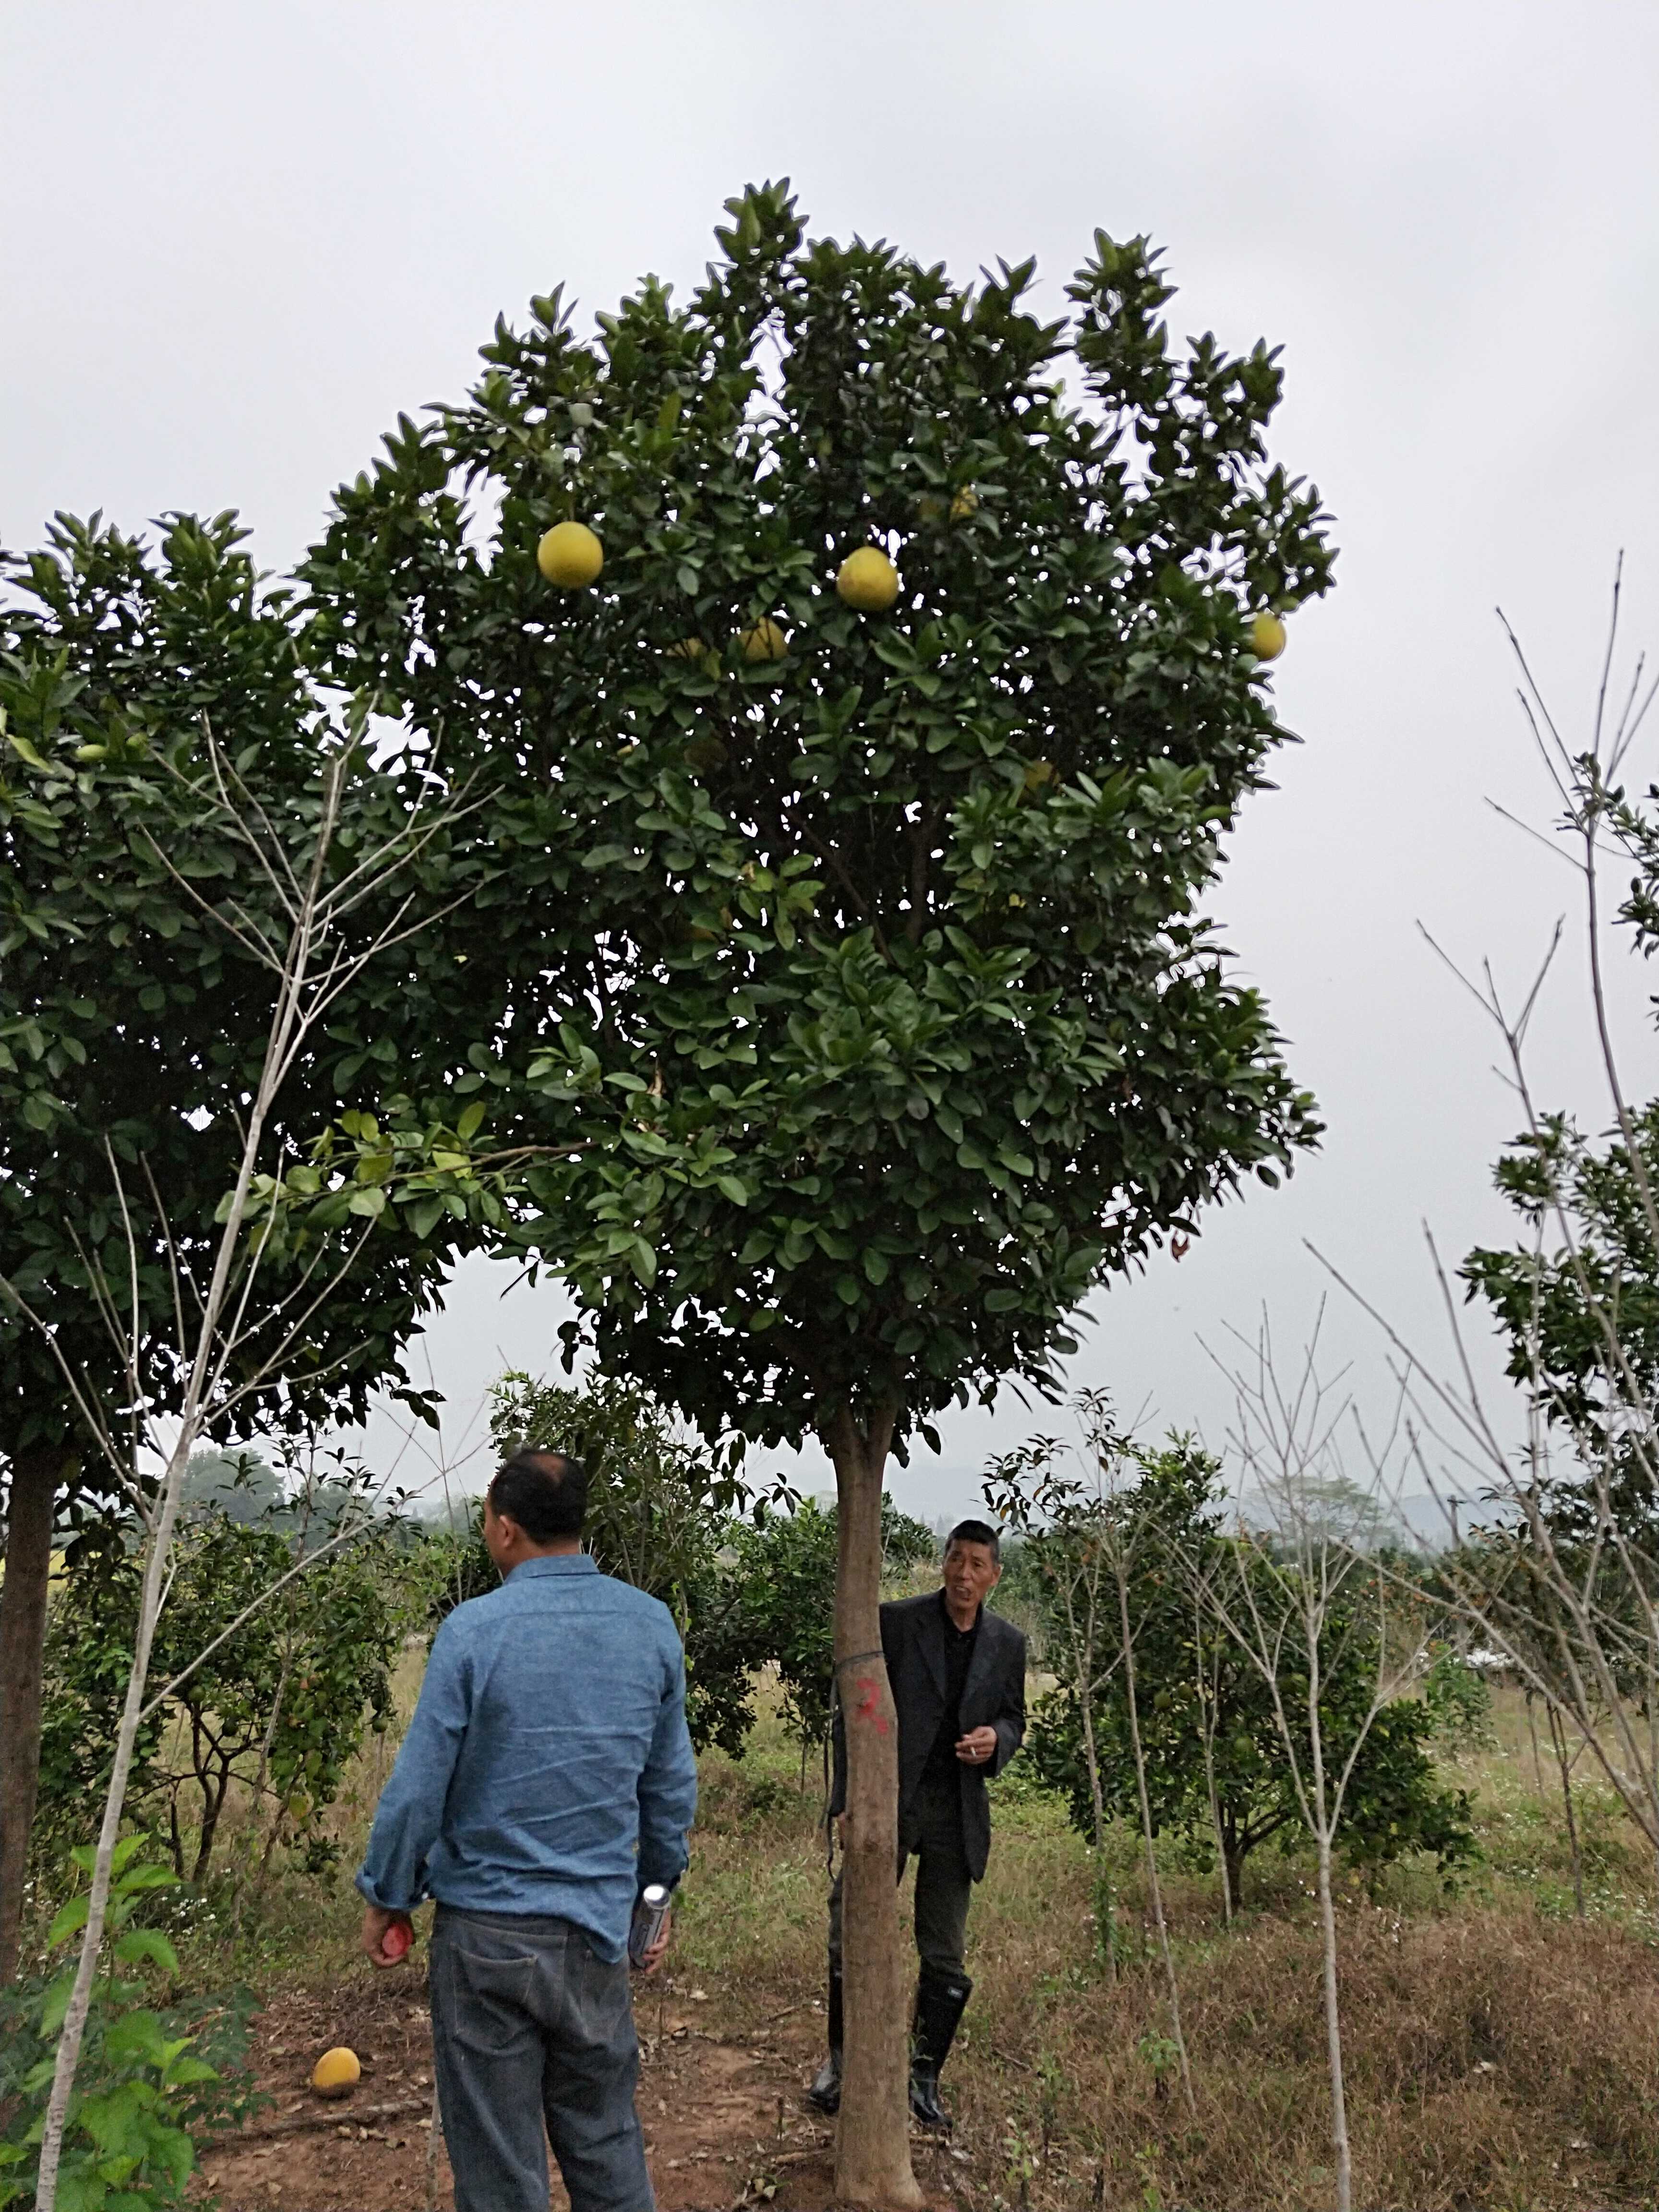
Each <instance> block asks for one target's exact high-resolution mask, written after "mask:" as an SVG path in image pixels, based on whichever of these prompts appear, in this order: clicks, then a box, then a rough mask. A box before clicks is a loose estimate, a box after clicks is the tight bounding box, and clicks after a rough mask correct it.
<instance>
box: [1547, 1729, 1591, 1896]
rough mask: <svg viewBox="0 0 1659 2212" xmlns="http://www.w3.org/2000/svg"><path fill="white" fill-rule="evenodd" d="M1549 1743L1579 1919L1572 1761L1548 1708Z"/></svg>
mask: <svg viewBox="0 0 1659 2212" xmlns="http://www.w3.org/2000/svg"><path fill="white" fill-rule="evenodd" d="M1549 1727H1550V1744H1551V1747H1552V1748H1553V1751H1554V1753H1555V1760H1556V1765H1558V1766H1559V1768H1560V1770H1561V1802H1562V1803H1563V1805H1565V1808H1566V1812H1567V1849H1568V1850H1570V1851H1571V1854H1572V1896H1573V1904H1574V1906H1575V1908H1576V1910H1577V1915H1578V1917H1579V1919H1581V1920H1582V1919H1583V1917H1584V1863H1583V1859H1582V1857H1580V1856H1579V1850H1578V1823H1577V1820H1574V1818H1573V1814H1572V1762H1571V1760H1570V1759H1568V1757H1567V1731H1566V1729H1565V1727H1564V1726H1563V1725H1562V1721H1561V1717H1560V1715H1559V1713H1558V1712H1557V1711H1556V1710H1555V1707H1554V1706H1553V1705H1552V1706H1551V1707H1550V1708H1549Z"/></svg>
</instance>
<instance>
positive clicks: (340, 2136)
mask: <svg viewBox="0 0 1659 2212" xmlns="http://www.w3.org/2000/svg"><path fill="white" fill-rule="evenodd" d="M639 2025H640V2035H641V2046H642V2057H643V2063H642V2066H641V2080H640V2100H639V2102H640V2116H641V2119H642V2120H643V2121H644V2123H645V2138H646V2148H647V2151H648V2152H649V2154H650V2159H651V2172H652V2177H653V2181H654V2183H655V2185H656V2191H657V2201H658V2203H659V2207H660V2208H661V2212H729V2208H732V2207H736V2206H745V2207H750V2206H763V2205H769V2206H771V2207H772V2208H773V2212H827V2208H828V2207H829V2203H830V2201H831V2191H830V2182H831V2174H832V2169H833V2157H832V2142H831V2137H830V2133H829V2129H828V2127H827V2126H825V2125H824V2124H823V2123H822V2122H820V2120H819V2119H818V2117H817V2114H816V2113H814V2112H812V2111H811V2107H810V2106H808V2105H806V2103H805V2100H804V2099H803V2098H802V2095H801V2088H802V2085H803V2084H804V2083H805V2081H806V2080H807V2079H808V2078H809V2076H810V2075H811V2070H812V2068H813V2066H814V2065H815V2064H816V2063H817V2057H818V2053H819V2049H820V2045H821V2043H822V2039H823V2014H822V2012H821V2011H820V2010H819V2009H818V2008H817V2006H816V2005H814V2004H811V2003H810V2002H803V2003H801V2004H799V2005H796V2006H792V2007H791V2008H789V2009H788V2010H787V2012H784V2013H781V2014H778V2015H774V2016H773V2017H771V2018H770V2019H765V2018H763V2019H762V2020H761V2021H758V2022H756V2023H753V2024H751V2025H750V2027H749V2028H748V2030H747V2032H745V2033H741V2034H738V2033H733V2032H732V2024H731V2023H727V2022H723V2021H719V2020H718V2019H717V2018H715V2017H714V2007H713V2006H712V2005H711V2004H710V2003H709V2002H708V2000H706V1999H702V1998H701V1997H700V1996H694V1994H693V1993H690V1992H685V1991H675V1992H668V1991H665V1992H664V1993H663V1995H662V1996H660V1997H659V1998H656V1999H653V1998H651V1997H649V1996H647V1998H646V1999H645V2000H644V2002H642V2003H641V2008H640V2021H639ZM254 2033H255V2048H254V2053H253V2057H254V2064H255V2070H256V2072H257V2075H258V2081H259V2086H260V2087H261V2088H262V2089H264V2090H265V2091H266V2092H267V2093H269V2094H270V2096H271V2098H272V2099H273V2100H274V2101H273V2102H272V2104H271V2105H270V2106H269V2107H268V2108H267V2109H266V2110H265V2111H264V2112H262V2113H261V2114H260V2116H259V2118H258V2119H257V2120H256V2121H255V2122H253V2123H252V2127H251V2129H250V2130H249V2132H248V2134H247V2136H246V2137H245V2138H243V2139H241V2140H239V2141H237V2142H228V2143H225V2144H223V2145H222V2146H221V2147H220V2148H216V2149H210V2150H206V2151H204V2154H203V2156H202V2176H203V2179H204V2183H205V2184H206V2185H207V2187H208V2188H210V2190H211V2191H213V2192H214V2194H216V2196H217V2197H218V2198H219V2201H220V2203H221V2205H222V2212H425V2208H426V2206H427V2204H428V2201H430V2202H431V2203H432V2204H433V2205H434V2206H435V2212H451V2208H452V2207H453V2203H454V2197H453V2190H452V2187H451V2183H450V2173H449V2164H448V2160H447V2159H446V2157H445V2156H444V2153H443V2148H442V2144H441V2142H439V2144H438V2145H437V2148H436V2161H435V2174H434V2177H433V2195H432V2197H431V2198H430V2200H428V2115H429V2113H430V2110H431V2098H432V2041H431V2030H430V2025H429V2022H428V2015H427V2009H426V2004H425V1992H424V1990H423V1988H422V1984H421V1983H420V1982H419V1981H418V1980H417V1979H416V1978H415V1977H413V1976H408V1977H405V1976H404V1975H403V1974H398V1975H397V1976H396V1977H395V1978H392V1979H391V1980H389V1981H380V1980H378V1979H377V1980H376V1981H374V1982H369V1981H367V1980H362V1981H360V1980H356V1979H353V1980H352V1981H349V1982H348V1983H345V1984H343V1985H342V1986H341V1987H340V1988H339V1989H338V1990H336V1991H332V1992H324V1993H319V1992H317V1991H313V1990H305V1991H295V1992H291V1993H289V1994H287V1995H283V1996H277V1997H275V1998H273V1999H272V2001H271V2002H270V2005H269V2006H268V2007H267V2008H266V2009H265V2010H264V2012H263V2013H262V2014H261V2015H259V2017H258V2020H257V2021H256V2022H255V2024H254ZM336 2044H346V2045H349V2046H350V2048H351V2049H352V2050H354V2051H356V2053H357V2056H358V2057H359V2059H360V2060H361V2061H362V2069H363V2075H362V2081H361V2082H360V2083H359V2084H358V2086H357V2087H356V2089H355V2090H354V2091H353V2092H352V2093H351V2095H350V2096H349V2098H346V2099H344V2100H342V2101H341V2102H340V2103H339V2104H337V2105H331V2106H324V2105H322V2104H321V2103H320V2102H319V2100H318V2099H317V2098H316V2097H315V2096H313V2093H311V2091H310V2089H309V2088H308V2087H307V2076H308V2075H309V2073H310V2070H311V2068H312V2066H313V2064H314V2063H315V2062H316V2060H317V2058H318V2057H319V2055H320V2054H321V2053H322V2052H323V2051H326V2050H328V2049H330V2048H331V2046H332V2045H336ZM324 2112H326V2113H327V2114H328V2118H327V2122H326V2124H325V2125H323V2126H321V2127H314V2128H313V2127H307V2128H306V2129H304V2130H300V2131H294V2130H291V2128H290V2126H289V2124H291V2123H292V2122H293V2121H295V2120H297V2119H301V2118H304V2119H312V2118H320V2117H321V2115H322V2114H323V2113H324ZM264 2129H269V2130H276V2129H283V2130H284V2131H283V2132H282V2133H273V2134H270V2135H265V2136H262V2135H261V2134H260V2133H259V2132H258V2131H259V2130H264ZM916 2172H917V2179H919V2180H921V2183H922V2185H923V2186H924V2188H926V2189H927V2191H928V2192H929V2201H930V2203H931V2204H932V2205H933V2206H934V2207H935V2208H936V2212H950V2206H951V2197H950V2180H951V2163H950V2153H949V2151H948V2150H947V2149H946V2148H945V2147H944V2146H943V2145H939V2146H933V2145H924V2144H923V2143H921V2142H918V2143H917V2145H916ZM552 2202H553V2212H567V2199H566V2197H565V2194H564V2191H563V2190H562V2188H560V2186H559V2185H558V2181H557V2178H556V2177H555V2180H554V2185H553V2198H552Z"/></svg>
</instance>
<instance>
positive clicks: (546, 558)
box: [536, 522, 605, 592]
mask: <svg viewBox="0 0 1659 2212" xmlns="http://www.w3.org/2000/svg"><path fill="white" fill-rule="evenodd" d="M536 566H537V567H538V568H539V569H540V570H541V572H542V574H543V575H544V576H545V577H546V579H547V580H548V582H549V583H550V584H556V585H557V586H559V589H560V590H561V591H563V592H579V591H580V590H581V589H582V587H583V586H585V585H587V584H591V583H592V581H593V579H594V578H595V577H596V576H597V575H598V574H599V571H600V569H601V568H604V566H605V548H604V546H603V545H601V544H600V543H599V539H598V538H596V537H595V536H594V535H593V533H592V531H591V530H590V529H589V528H588V526H587V525H586V523H585V522H556V523H555V524H554V526H553V527H552V528H551V530H550V531H548V532H545V534H544V537H543V538H542V542H541V544H539V545H538V547H537V548H536Z"/></svg>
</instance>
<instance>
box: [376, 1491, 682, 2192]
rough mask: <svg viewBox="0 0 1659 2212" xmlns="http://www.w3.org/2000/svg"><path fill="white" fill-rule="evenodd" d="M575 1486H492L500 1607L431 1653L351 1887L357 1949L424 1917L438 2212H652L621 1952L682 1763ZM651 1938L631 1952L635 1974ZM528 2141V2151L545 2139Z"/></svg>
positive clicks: (667, 1831) (643, 1636)
mask: <svg viewBox="0 0 1659 2212" xmlns="http://www.w3.org/2000/svg"><path fill="white" fill-rule="evenodd" d="M586 1503H587V1478H586V1474H585V1473H584V1471H583V1469H582V1468H581V1466H580V1463H579V1462H577V1461H575V1460H572V1459H568V1458H566V1457H565V1456H564V1455H562V1454H561V1453H558V1452H551V1451H537V1450H526V1451H522V1452H520V1453H519V1454H518V1455H516V1456H515V1457H513V1459H510V1460H509V1461H508V1462H507V1464H506V1466H505V1467H503V1468H501V1470H500V1472H499V1473H498V1474H496V1476H495V1479H494V1480H493V1481H492V1482H491V1483H490V1486H489V1492H488V1494H487V1496H486V1498H485V1502H484V1542H485V1543H486V1544H487V1545H488V1547H489V1554H490V1557H491V1558H492V1559H494V1560H495V1565H496V1566H497V1567H498V1568H499V1569H500V1570H501V1576H502V1583H501V1588H500V1589H497V1590H492V1591H491V1592H490V1593H489V1595H488V1596H487V1597H478V1598H473V1599H472V1600H471V1601H470V1602H469V1603H467V1604H465V1605H460V1606H457V1607H456V1608H455V1610H454V1612H453V1613H451V1614H450V1616H449V1618H448V1619H447V1620H446V1621H445V1622H444V1624H443V1626H442V1627H441V1629H440V1630H439V1631H438V1633H437V1635H436V1636H435V1638H433V1643H432V1654H431V1656H430V1658H429V1659H428V1662H427V1669H426V1679H425V1680H424V1682H423V1683H422V1687H421V1697H420V1702H419V1704H418V1705H416V1709H415V1717H414V1718H413V1720H412V1721H411V1722H410V1726H409V1733H408V1735H406V1736H405V1737H404V1742H403V1747H402V1749H401V1750H400V1751H399V1753H398V1763H397V1765H395V1766H394V1767H393V1769H392V1775H391V1778H390V1779H389V1780H388V1782H387V1784H386V1789H385V1790H384V1791H383V1792H382V1793H381V1796H380V1805H379V1807H378V1808H377V1809H376V1811H375V1814H374V1831H373V1832H372V1833H371V1835H370V1837H369V1840H368V1857H366V1858H365V1860H364V1862H363V1864H362V1869H361V1870H360V1871H359V1873H358V1875H357V1887H358V1888H359V1889H360V1890H362V1893H363V1895H364V1897H365V1898H366V1899H368V1909H367V1911H365V1913H364V1915H363V1937H362V1941H363V1948H364V1950H365V1951H366V1952H367V1953H368V1956H369V1957H370V1958H371V1959H372V1960H374V1964H375V1965H376V1966H392V1965H394V1964H395V1963H396V1962H397V1960H398V1959H399V1958H401V1957H402V1956H403V1954H404V1952H405V1951H406V1950H407V1948H408V1937H409V1913H410V1908H411V1907H412V1906H414V1905H417V1904H418V1903H419V1902H420V1901H421V1900H422V1899H423V1898H426V1897H435V1898H436V1899H437V1900H438V1911H437V1917H436V1918H435V1921H434V1923H433V1929H432V1960H431V1970H430V1983H431V1994H432V2040H433V2049H434V2053H435V2059H436V2072H437V2079H438V2100H439V2108H440V2111H441V2115H442V2119H443V2128H444V2137H445V2141H446V2142H447V2145H448V2148H449V2161H450V2165H451V2166H452V2167H453V2170H454V2175H455V2205H456V2212H520V2208H522V2212H546V2208H547V2202H548V2180H547V2148H546V2146H547V2141H548V2140H549V2139H550V2140H551V2142H552V2145H553V2150H554V2154H555V2156H556V2158H557V2160H558V2161H559V2171H560V2172H561V2173H562V2175H563V2176H564V2183H565V2187H566V2189H567V2190H568V2192H569V2196H570V2203H571V2208H572V2212H652V2207H653V2203H654V2200H653V2196H652V2193H651V2183H650V2179H649V2177H648V2176H647V2172H646V2165H645V2145H644V2142H643V2139H642V2137H641V2132H640V2123H639V2118H638V2115H637V2114H636V2112H635V2109H634V2087H635V2077H636V2075H637V2074H638V2070H639V2045H638V2042H637V2039H636V2038H635V2033H634V2018H633V2007H632V2002H631V1998H630V1995H629V1970H628V1955H627V1954H628V1931H629V1923H630V1921H631V1919H632V1917H633V1911H634V1905H635V1899H636V1898H637V1896H638V1894H639V1893H640V1891H641V1889H643V1888H644V1887H645V1886H646V1885H647V1883H649V1882H661V1883H664V1884H665V1885H667V1886H669V1887H671V1886H672V1885H673V1884H674V1883H675V1882H676V1881H678V1879H679V1877H680V1875H682V1874H683V1873H684V1870H685V1863H686V1842H685V1838H686V1831H687V1830H688V1829H689V1828H690V1825H691V1816H692V1814H693V1812H694V1811H695V1809H696V1797H697V1774H696V1761H695V1759H694V1758H693V1755H692V1750H691V1740H690V1736H689V1735H687V1733H686V1727H685V1661H684V1654H683V1652H682V1650H681V1649H680V1640H679V1638H678V1635H677V1634H676V1633H675V1629H674V1623H673V1620H672V1619H671V1616H670V1614H669V1613H668V1609H667V1607H665V1606H663V1605H661V1604H659V1602H658V1601H657V1600H656V1599H655V1598H653V1597H647V1596H646V1595H645V1594H644V1592H643V1591H641V1590H636V1589H632V1588H631V1587H630V1586H629V1584H628V1583H619V1582H613V1581H612V1580H611V1577H609V1576H608V1575H602V1574H600V1572H599V1570H598V1568H597V1567H596V1566H595V1565H594V1564H593V1561H592V1559H589V1558H587V1557H586V1556H585V1555H584V1554H583V1553H582V1550H581V1529H582V1522H583V1518H584V1514H585V1510H586ZM667 1945H668V1928H667V1926H666V1925H665V1927H664V1929H663V1932H662V1934H661V1936H660V1937H659V1940H658V1942H657V1943H656V1944H655V1946H654V1947H653V1949H652V1950H651V1951H649V1952H647V1954H646V1959H645V1966H646V1969H647V1972H650V1971H653V1970H654V1968H655V1966H656V1965H657V1963H658V1961H659V1959H660V1958H661V1956H662V1954H663V1953H664V1951H665V1949H666V1948H667ZM544 2124H545V2136H544Z"/></svg>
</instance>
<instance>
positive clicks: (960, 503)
mask: <svg viewBox="0 0 1659 2212" xmlns="http://www.w3.org/2000/svg"><path fill="white" fill-rule="evenodd" d="M978 512H979V494H978V493H977V492H976V491H975V489H974V487H973V486H972V484H963V487H962V489H961V490H960V491H959V492H958V493H957V495H956V497H955V498H954V499H953V500H952V501H951V521H952V522H966V520H968V518H969V515H970V514H977V513H978Z"/></svg>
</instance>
